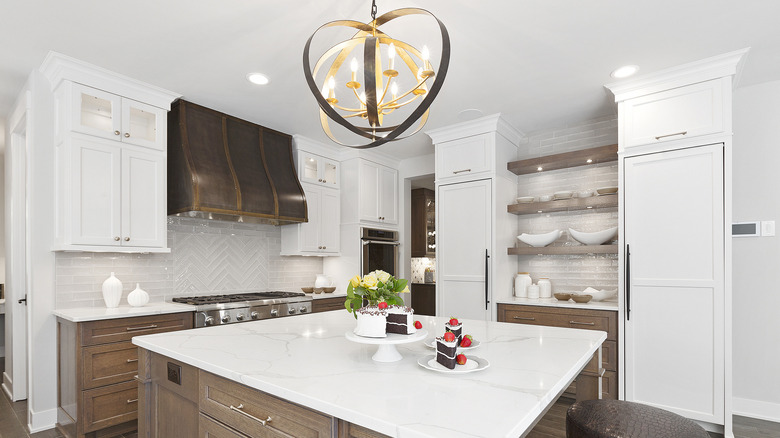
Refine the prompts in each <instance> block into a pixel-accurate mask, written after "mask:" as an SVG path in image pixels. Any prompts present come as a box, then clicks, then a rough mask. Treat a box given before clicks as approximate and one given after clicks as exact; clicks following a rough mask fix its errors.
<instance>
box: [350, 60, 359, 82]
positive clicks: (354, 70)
mask: <svg viewBox="0 0 780 438" xmlns="http://www.w3.org/2000/svg"><path fill="white" fill-rule="evenodd" d="M349 68H350V69H351V70H352V74H353V75H354V74H355V73H357V68H358V63H357V58H352V62H350V63H349ZM352 80H353V81H354V80H355V77H354V76H353V77H352Z"/></svg>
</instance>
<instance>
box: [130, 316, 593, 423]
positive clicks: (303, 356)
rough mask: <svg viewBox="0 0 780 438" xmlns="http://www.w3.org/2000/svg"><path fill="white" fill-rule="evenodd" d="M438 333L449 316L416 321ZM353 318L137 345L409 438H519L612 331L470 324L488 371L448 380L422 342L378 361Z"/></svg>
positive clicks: (163, 337)
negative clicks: (427, 361)
mask: <svg viewBox="0 0 780 438" xmlns="http://www.w3.org/2000/svg"><path fill="white" fill-rule="evenodd" d="M415 319H417V320H419V321H421V322H422V324H423V326H424V328H426V329H427V330H428V332H429V333H430V336H433V335H434V334H436V335H440V334H441V333H443V332H444V328H443V327H444V323H445V321H446V320H445V318H439V317H430V316H417V317H416V318H415ZM354 326H355V319H354V318H353V317H352V315H350V314H349V313H347V312H324V313H318V314H310V315H302V316H297V317H295V318H280V319H272V320H264V321H255V322H247V323H243V324H229V325H223V326H216V327H207V328H200V329H193V330H184V331H179V332H171V333H161V334H156V335H148V336H137V337H134V338H133V343H134V344H136V345H138V346H140V347H143V348H146V349H148V350H151V351H153V352H156V353H159V354H162V355H165V356H168V357H171V358H174V359H177V360H180V361H182V362H185V363H187V364H190V365H193V366H195V367H198V368H201V369H203V370H205V371H208V372H211V373H214V374H217V375H219V376H222V377H225V378H228V379H232V380H234V381H236V382H240V383H243V384H245V385H247V386H249V387H252V388H255V389H258V390H261V391H264V392H267V393H270V394H273V395H275V396H277V397H281V398H283V399H286V400H289V401H291V402H294V403H298V404H300V405H303V406H307V407H309V408H311V409H315V410H318V411H320V412H323V413H325V414H327V415H332V416H335V417H338V418H341V419H344V420H346V421H349V422H351V423H355V424H358V425H361V426H364V427H367V428H370V429H373V430H375V431H377V432H380V433H383V434H386V435H390V436H393V437H402V438H418V437H441V436H448V437H513V438H516V437H518V436H520V435H522V434H523V433H524V432H525V431H526V430H528V429H529V428H530V427H531V426H532V425H533V424H534V422H535V421H536V420H537V418H538V417H540V416H541V415H542V413H543V412H544V410H545V408H546V407H547V406H548V405H549V404H551V403H553V402H554V401H555V400H556V399H557V397H558V395H559V394H560V393H561V392H562V391H563V390H564V389H565V388H566V387H567V386H568V385H569V383H570V382H571V381H572V380H573V379H574V378H575V377H576V376H577V374H579V372H580V371H581V370H582V368H584V366H585V365H586V364H587V363H588V361H589V360H590V358H591V357H592V355H593V353H594V352H595V351H596V350H597V349H598V348H599V346H600V345H601V343H602V342H603V341H604V339H606V333H604V332H600V331H593V330H578V329H566V328H556V327H543V326H532V325H523V324H506V323H497V322H486V321H473V320H465V321H463V330H464V334H471V335H473V336H474V338H475V339H476V340H479V341H480V342H481V345H480V346H479V347H478V348H476V349H474V350H470V351H469V352H468V354H470V355H476V356H478V357H481V358H484V359H487V360H488V361H490V367H489V368H487V369H485V370H481V371H477V372H473V373H469V374H461V375H447V374H443V373H438V372H434V371H430V370H427V369H424V368H422V367H420V366H419V365H418V364H417V360H418V359H419V358H421V357H423V356H426V355H433V354H434V352H435V351H434V350H433V349H431V348H428V347H426V346H425V345H424V343H423V341H419V342H416V343H411V344H405V345H399V346H398V347H397V348H398V351H399V352H400V353H401V354H402V355H403V359H402V360H401V361H398V362H394V363H377V362H374V361H373V360H372V359H371V356H372V355H373V354H374V352H375V351H376V348H377V347H376V346H373V345H364V344H357V343H354V342H350V341H349V340H347V339H346V337H345V333H346V332H347V331H351V330H352V329H353V328H354Z"/></svg>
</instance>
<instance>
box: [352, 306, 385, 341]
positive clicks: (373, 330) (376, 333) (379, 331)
mask: <svg viewBox="0 0 780 438" xmlns="http://www.w3.org/2000/svg"><path fill="white" fill-rule="evenodd" d="M355 315H357V326H356V327H355V330H354V332H355V334H356V335H358V336H365V337H367V338H386V337H387V333H386V330H387V312H386V311H384V310H381V309H379V308H378V307H377V306H366V307H361V308H360V309H357V310H356V311H355Z"/></svg>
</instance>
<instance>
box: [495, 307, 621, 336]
mask: <svg viewBox="0 0 780 438" xmlns="http://www.w3.org/2000/svg"><path fill="white" fill-rule="evenodd" d="M499 322H514V323H517V324H532V325H545V326H550V327H567V328H578V329H586V330H601V331H605V332H607V340H610V341H617V333H618V330H617V312H612V311H609V310H586V309H570V308H562V307H542V306H520V305H511V304H510V305H499Z"/></svg>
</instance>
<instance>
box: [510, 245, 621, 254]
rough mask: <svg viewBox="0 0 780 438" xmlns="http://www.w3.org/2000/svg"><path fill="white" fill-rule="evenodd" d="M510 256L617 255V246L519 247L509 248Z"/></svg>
mask: <svg viewBox="0 0 780 438" xmlns="http://www.w3.org/2000/svg"><path fill="white" fill-rule="evenodd" d="M506 253H507V254H509V255H539V254H542V255H567V254H617V253H618V246H617V245H570V246H544V247H541V248H536V247H533V246H518V247H514V248H507V250H506Z"/></svg>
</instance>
